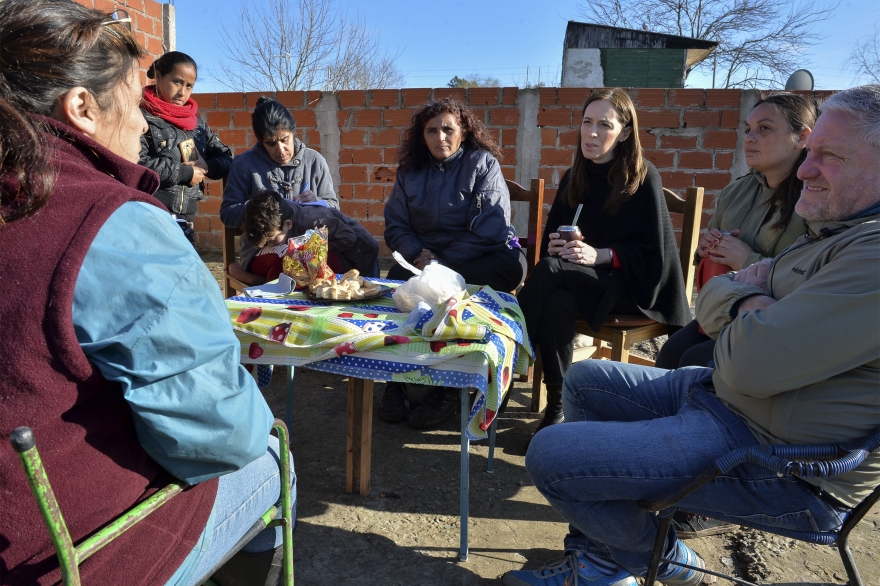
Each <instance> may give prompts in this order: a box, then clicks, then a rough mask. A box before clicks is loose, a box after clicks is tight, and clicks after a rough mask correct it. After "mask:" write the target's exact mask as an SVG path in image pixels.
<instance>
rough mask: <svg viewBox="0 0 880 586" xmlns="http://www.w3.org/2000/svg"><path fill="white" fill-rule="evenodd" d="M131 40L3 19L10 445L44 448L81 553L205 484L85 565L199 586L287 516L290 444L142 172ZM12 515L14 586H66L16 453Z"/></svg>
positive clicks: (4, 406)
mask: <svg viewBox="0 0 880 586" xmlns="http://www.w3.org/2000/svg"><path fill="white" fill-rule="evenodd" d="M130 22H131V21H130V19H128V15H127V14H125V13H124V12H122V11H117V12H114V13H113V14H106V13H101V12H97V11H94V10H90V9H87V8H83V7H82V6H79V5H77V4H75V3H73V2H57V1H52V0H4V1H3V2H0V285H2V287H3V295H2V296H0V372H2V373H3V376H2V378H0V436H2V437H4V438H5V437H8V435H9V434H10V433H11V432H12V430H13V429H14V428H16V427H18V426H22V425H27V426H29V427H31V428H33V429H34V433H35V435H36V437H37V438H38V443H39V446H40V451H41V455H42V458H43V461H44V463H45V465H46V469H47V471H48V474H49V477H50V478H51V480H52V485H53V488H54V491H55V494H56V497H57V499H58V501H59V504H60V508H61V510H62V512H63V514H64V517H65V520H66V522H67V526H68V528H69V530H70V532H71V534H72V537H73V539H74V540H75V541H79V540H81V539H82V538H83V537H84V536H86V535H88V534H90V533H92V532H93V531H95V529H97V528H99V527H101V526H102V525H104V524H105V523H106V522H107V521H108V520H109V519H111V518H113V517H115V516H117V515H119V514H120V513H122V512H123V511H125V510H126V509H128V508H129V507H131V506H132V505H133V504H135V503H136V502H138V501H139V500H141V499H143V498H144V497H145V496H147V495H149V494H150V493H152V492H154V491H155V490H156V489H157V488H158V487H161V486H164V485H165V484H167V483H168V482H169V481H170V480H171V479H172V478H174V477H176V478H179V479H182V480H184V481H186V482H187V483H189V484H192V485H194V486H193V487H192V488H191V489H188V490H186V491H184V492H183V493H182V494H180V495H179V496H177V497H176V498H174V499H173V500H171V501H170V502H169V503H168V504H167V505H165V506H164V507H162V508H161V509H159V510H158V511H157V512H156V513H154V514H153V515H151V516H150V517H148V518H147V519H146V520H144V521H141V522H140V523H138V524H137V525H136V526H135V527H134V528H132V529H130V530H129V531H128V532H126V533H125V534H124V535H123V536H121V537H120V538H119V539H117V540H116V541H114V542H113V543H112V544H110V545H109V546H107V547H106V548H104V549H102V550H101V551H99V552H98V553H97V554H95V555H94V556H92V557H91V558H89V559H88V560H86V561H85V562H84V563H83V564H82V565H81V566H80V571H81V575H82V579H83V582H84V583H86V584H108V585H109V584H114V585H115V584H144V585H147V584H149V585H162V584H168V585H171V584H190V583H191V582H192V580H194V579H195V578H196V577H197V576H198V575H199V574H200V573H201V572H202V571H207V570H208V569H209V568H211V567H212V566H213V564H214V562H216V561H218V560H219V559H220V557H221V556H222V554H223V553H225V552H226V551H228V550H229V549H230V548H231V547H232V545H234V543H235V542H236V541H237V540H238V539H239V538H240V537H241V536H242V535H243V534H244V532H245V531H246V530H247V529H248V528H249V527H250V525H252V524H253V522H254V521H255V520H256V519H257V518H258V517H259V516H260V515H261V514H262V513H263V512H265V510H266V509H268V507H269V506H271V504H272V503H274V502H275V501H276V500H277V499H278V495H279V490H280V485H279V473H278V467H277V464H276V456H275V454H274V453H273V449H272V448H273V445H274V446H275V447H277V442H276V443H275V444H273V443H272V440H269V429H270V427H271V423H272V414H271V412H270V410H269V408H268V406H267V405H266V402H265V401H264V400H263V398H262V396H261V394H260V393H259V390H258V389H257V388H256V385H255V384H254V381H253V379H252V378H251V377H250V376H249V375H248V374H247V372H246V371H244V369H243V368H242V367H241V366H240V365H239V360H238V354H239V347H238V342H237V341H236V338H235V336H234V334H233V332H232V328H231V325H230V322H229V317H228V312H227V311H226V307H225V305H224V303H223V300H222V298H221V297H220V294H219V291H218V289H217V287H216V282H214V280H213V278H212V277H211V275H210V273H209V272H208V271H207V269H206V268H205V266H204V264H203V263H202V262H201V261H200V259H199V257H198V255H197V254H196V253H195V251H194V250H193V248H192V246H190V244H189V243H188V242H187V240H186V238H185V237H184V235H183V233H182V232H181V230H180V229H179V228H178V227H177V225H176V224H175V223H174V221H173V220H172V219H171V217H170V215H169V214H168V213H167V211H165V209H164V208H163V207H162V206H161V204H160V203H159V202H158V200H156V199H154V198H153V197H152V195H151V194H152V193H153V192H154V191H155V189H156V188H157V187H158V185H159V182H158V179H157V176H156V174H155V173H154V172H153V171H150V170H148V169H145V168H144V167H140V166H138V165H137V161H138V157H139V152H140V136H141V134H143V132H144V131H145V130H146V123H145V121H144V117H143V115H142V114H141V111H140V109H139V107H138V106H139V103H140V100H141V95H142V88H141V82H140V73H139V65H138V63H139V59H140V58H141V57H142V56H143V51H142V49H141V47H140V46H139V45H138V43H137V41H136V40H135V38H134V36H133V35H132V33H131V31H130ZM273 440H274V438H273ZM249 487H252V488H249ZM0 511H2V522H0V583H2V584H4V585H6V584H13V585H14V584H35V583H39V584H50V583H52V584H54V583H56V582H57V581H58V580H59V571H58V562H57V559H56V557H55V552H54V549H53V548H52V545H51V543H50V542H49V538H48V534H47V532H46V530H45V528H44V527H43V525H42V521H41V518H40V514H39V511H38V510H37V507H36V504H35V502H34V499H33V497H32V496H31V494H30V490H29V488H28V486H27V482H26V481H25V476H24V473H23V472H22V470H21V469H20V466H19V464H18V461H17V457H16V455H15V453H14V452H13V451H12V449H11V447H10V446H9V444H8V443H7V442H6V441H2V442H0ZM278 545H280V540H279V539H278V535H277V534H276V530H275V529H271V530H269V531H267V532H263V533H262V534H260V535H259V536H258V537H257V539H255V540H254V541H252V542H251V544H250V545H249V546H248V547H247V548H246V549H248V551H250V552H251V553H252V556H251V559H250V560H249V561H248V565H249V568H251V569H249V570H248V572H249V574H248V580H246V581H235V583H236V584H244V583H248V584H268V583H274V581H275V580H277V575H268V576H267V575H263V576H262V577H260V576H259V575H258V574H259V573H258V572H255V571H254V570H253V567H254V565H253V562H254V561H255V560H256V562H257V563H262V564H264V566H265V568H269V567H270V564H271V562H272V558H273V556H274V555H275V548H276V547H277V546H278ZM264 574H271V572H270V571H269V570H268V569H266V570H265V571H264ZM233 579H234V580H239V578H238V577H233ZM217 581H218V582H220V583H221V584H223V583H224V580H222V579H218V580H217ZM225 583H229V581H228V580H227V581H226V582H225Z"/></svg>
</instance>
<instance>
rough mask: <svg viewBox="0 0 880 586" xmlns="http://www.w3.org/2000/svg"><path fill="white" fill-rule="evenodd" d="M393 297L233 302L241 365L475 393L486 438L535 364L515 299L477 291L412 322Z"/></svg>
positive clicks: (474, 435)
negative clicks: (520, 377)
mask: <svg viewBox="0 0 880 586" xmlns="http://www.w3.org/2000/svg"><path fill="white" fill-rule="evenodd" d="M374 280H375V281H377V282H379V283H381V284H383V285H388V286H390V287H395V286H396V285H399V284H400V281H386V280H380V279H374ZM391 294H392V291H389V292H388V293H386V294H385V295H383V296H381V297H378V298H375V299H370V300H367V301H355V300H353V301H343V302H340V301H334V302H330V301H311V300H309V299H308V298H307V297H306V296H304V295H303V294H301V293H299V292H295V293H292V294H290V295H286V296H283V297H280V298H274V299H264V298H254V297H245V296H237V297H231V298H229V299H227V300H226V305H227V307H228V308H229V315H230V318H231V320H232V327H233V329H234V330H235V332H236V335H237V336H238V338H239V340H240V341H241V361H242V363H243V364H279V365H293V366H308V367H309V368H311V369H314V370H321V371H324V372H332V373H336V374H340V375H345V376H354V377H358V378H364V379H372V380H393V381H399V382H409V383H421V384H428V385H437V386H450V387H474V388H476V389H477V398H476V400H475V401H474V405H473V408H472V410H471V413H470V416H469V423H468V430H467V434H468V437H469V438H470V439H472V440H478V439H483V438H485V437H486V435H487V434H486V430H487V429H488V428H489V425H491V423H492V421H493V419H494V418H495V414H496V413H497V411H498V406H499V405H500V404H501V401H502V399H503V393H504V392H506V390H507V387H508V383H509V382H510V378H511V376H513V375H515V374H525V373H526V372H528V368H529V365H530V364H531V363H532V361H533V360H534V353H533V351H532V348H531V345H530V343H529V339H528V335H527V334H526V333H525V325H524V324H525V320H524V319H523V316H522V312H521V311H520V308H519V305H518V304H517V302H516V298H515V297H513V296H512V295H509V294H507V293H499V292H497V291H494V290H493V289H491V288H489V287H480V286H476V285H473V286H468V288H467V289H466V290H465V291H463V292H462V293H461V294H459V295H458V296H456V297H453V298H452V299H450V300H449V301H448V302H447V303H446V304H445V305H443V306H441V307H439V308H437V309H434V310H430V309H429V310H427V311H424V312H423V313H419V312H416V311H414V312H413V313H412V314H410V313H407V312H402V311H400V310H398V309H397V307H395V305H394V301H393V299H392V298H391Z"/></svg>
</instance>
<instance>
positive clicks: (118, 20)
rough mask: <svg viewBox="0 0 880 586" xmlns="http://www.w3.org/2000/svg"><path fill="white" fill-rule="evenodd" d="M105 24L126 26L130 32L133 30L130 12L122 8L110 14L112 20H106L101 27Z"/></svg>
mask: <svg viewBox="0 0 880 586" xmlns="http://www.w3.org/2000/svg"><path fill="white" fill-rule="evenodd" d="M105 24H120V25H122V26H124V27H125V28H126V29H128V30H129V31H130V30H131V16H129V14H128V12H126V11H125V10H122V9H121V8H120V9H118V10H114V11H113V12H112V13H110V19H109V20H105V21H104V22H102V23H101V25H105Z"/></svg>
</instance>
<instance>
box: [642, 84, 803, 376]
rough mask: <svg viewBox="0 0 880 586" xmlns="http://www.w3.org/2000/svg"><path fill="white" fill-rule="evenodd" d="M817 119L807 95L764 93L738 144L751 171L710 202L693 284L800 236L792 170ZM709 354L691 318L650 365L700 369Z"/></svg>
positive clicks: (708, 342) (708, 343)
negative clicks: (712, 206) (711, 208)
mask: <svg viewBox="0 0 880 586" xmlns="http://www.w3.org/2000/svg"><path fill="white" fill-rule="evenodd" d="M818 116H819V113H818V111H817V109H816V105H815V103H813V101H812V100H811V99H810V98H807V97H804V96H800V95H797V94H790V93H778V94H772V95H770V96H768V97H766V98H763V99H761V100H759V101H758V103H757V104H755V106H754V107H753V108H752V110H751V112H750V113H749V117H748V120H747V122H746V126H745V139H744V140H743V150H744V152H745V159H746V164H747V165H748V166H749V167H750V168H751V169H752V172H751V173H749V174H748V175H745V176H743V177H740V178H739V179H737V180H736V181H734V182H733V183H731V184H730V185H728V186H727V187H725V188H724V190H723V191H722V192H721V194H720V195H718V198H717V199H716V200H715V201H716V203H715V214H714V215H713V216H712V219H711V220H709V229H708V231H707V232H706V233H705V234H703V235H702V236H701V237H700V242H699V246H698V249H697V253H696V257H695V259H694V262H696V263H699V269H698V273H697V280H698V287H699V286H700V285H702V283H703V282H705V280H707V279H708V278H709V277H711V276H714V275H718V274H723V273H727V272H729V271H738V270H739V269H741V268H743V267H746V266H749V265H750V264H753V263H756V262H758V261H759V260H761V259H764V258H768V257H774V256H776V255H777V254H779V253H780V252H782V251H783V250H784V249H785V248H787V247H788V246H789V245H790V244H792V243H794V241H795V240H797V239H798V237H800V236H801V235H802V234H803V233H804V220H803V218H801V217H800V216H799V215H797V213H795V211H794V206H795V204H796V203H797V200H798V198H799V197H800V193H801V188H802V187H803V181H801V180H800V179H798V178H797V168H798V167H799V166H800V164H801V162H803V160H804V158H805V157H806V156H807V151H806V149H805V148H804V147H805V146H806V141H807V137H808V136H809V135H810V129H811V128H812V127H813V125H814V124H815V123H816V118H817V117H818ZM714 350H715V341H714V340H712V339H711V338H710V337H709V336H707V335H705V334H703V333H702V332H701V331H700V326H699V324H698V323H697V322H696V320H694V321H691V322H690V323H689V324H688V325H686V326H685V327H683V328H682V329H681V330H679V331H678V332H676V333H675V334H674V335H672V336H670V337H669V339H668V340H667V341H666V343H665V344H664V345H663V347H662V348H661V349H660V354H659V355H658V356H657V363H656V366H657V367H658V368H678V367H680V366H706V365H708V364H709V361H710V360H712V354H713V352H714Z"/></svg>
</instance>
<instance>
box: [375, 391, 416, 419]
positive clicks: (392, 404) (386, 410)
mask: <svg viewBox="0 0 880 586" xmlns="http://www.w3.org/2000/svg"><path fill="white" fill-rule="evenodd" d="M405 399H406V398H405V397H404V394H403V383H397V382H394V381H388V382H387V383H385V394H383V395H382V401H381V402H380V403H379V419H381V420H382V421H387V422H388V423H397V422H398V421H403V420H404V419H406V418H407V417H408V416H409V409H407V408H406V400H405Z"/></svg>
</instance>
